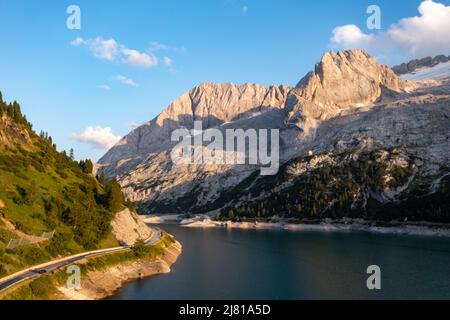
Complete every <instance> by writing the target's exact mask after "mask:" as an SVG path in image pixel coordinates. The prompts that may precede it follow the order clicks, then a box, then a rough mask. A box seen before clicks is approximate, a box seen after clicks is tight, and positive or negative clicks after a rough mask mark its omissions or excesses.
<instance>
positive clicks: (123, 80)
mask: <svg viewBox="0 0 450 320" xmlns="http://www.w3.org/2000/svg"><path fill="white" fill-rule="evenodd" d="M113 80H114V81H119V82H120V83H122V84H124V85H127V86H132V87H136V86H137V83H136V82H134V80H133V79H130V78H127V77H125V76H123V75H120V74H119V75H117V76H115V77H114V79H113Z"/></svg>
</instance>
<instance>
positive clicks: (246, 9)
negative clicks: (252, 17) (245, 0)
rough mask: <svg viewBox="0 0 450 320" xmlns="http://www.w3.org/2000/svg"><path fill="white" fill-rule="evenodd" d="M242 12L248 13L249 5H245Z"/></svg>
mask: <svg viewBox="0 0 450 320" xmlns="http://www.w3.org/2000/svg"><path fill="white" fill-rule="evenodd" d="M241 11H242V14H246V13H247V12H248V6H243V7H242V8H241Z"/></svg>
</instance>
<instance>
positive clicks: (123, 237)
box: [111, 209, 152, 246]
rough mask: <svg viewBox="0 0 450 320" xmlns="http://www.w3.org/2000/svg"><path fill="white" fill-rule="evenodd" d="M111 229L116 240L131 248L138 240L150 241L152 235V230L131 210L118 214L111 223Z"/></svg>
mask: <svg viewBox="0 0 450 320" xmlns="http://www.w3.org/2000/svg"><path fill="white" fill-rule="evenodd" d="M111 227H112V229H113V234H114V235H115V236H116V239H117V240H118V241H119V242H121V243H122V244H127V245H129V246H132V245H134V244H135V243H136V241H138V240H146V239H148V238H149V237H150V236H151V234H152V230H151V229H150V228H149V227H148V226H147V225H146V224H145V223H144V222H143V221H142V220H141V219H139V217H137V216H136V214H135V213H133V212H131V211H130V210H129V209H124V210H122V211H120V212H118V213H116V216H115V217H114V219H113V220H112V221H111Z"/></svg>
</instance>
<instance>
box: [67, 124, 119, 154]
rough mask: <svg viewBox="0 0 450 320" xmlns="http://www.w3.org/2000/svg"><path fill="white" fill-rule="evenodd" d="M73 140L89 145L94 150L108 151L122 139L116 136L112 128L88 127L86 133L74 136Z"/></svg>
mask: <svg viewBox="0 0 450 320" xmlns="http://www.w3.org/2000/svg"><path fill="white" fill-rule="evenodd" d="M72 139H74V140H77V141H79V142H83V143H88V144H90V145H91V146H93V147H94V148H97V149H103V150H105V149H106V150H107V149H110V148H111V147H113V146H114V145H115V144H116V143H117V142H118V141H119V140H120V139H121V137H119V136H116V135H115V134H114V133H113V132H112V129H111V128H110V127H106V128H103V127H100V126H94V127H92V126H91V127H87V128H86V130H84V132H82V133H80V134H77V133H73V134H72Z"/></svg>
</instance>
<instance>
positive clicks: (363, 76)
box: [287, 49, 413, 121]
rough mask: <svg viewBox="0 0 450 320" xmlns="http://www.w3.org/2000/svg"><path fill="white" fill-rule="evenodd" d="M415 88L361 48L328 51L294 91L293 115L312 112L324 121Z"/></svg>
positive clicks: (292, 100) (292, 116) (293, 116)
mask: <svg viewBox="0 0 450 320" xmlns="http://www.w3.org/2000/svg"><path fill="white" fill-rule="evenodd" d="M410 89H413V85H412V84H411V83H408V82H406V81H403V80H401V79H400V77H398V76H397V75H396V74H395V73H394V72H393V71H392V70H391V69H390V68H389V67H387V66H385V65H380V64H379V63H378V62H377V61H376V59H375V58H373V57H372V56H370V55H369V54H367V53H366V52H364V51H361V50H356V49H353V50H349V51H339V52H337V53H335V52H328V53H326V54H325V55H324V56H323V58H322V60H321V61H320V62H319V63H318V64H317V65H316V68H315V71H312V72H310V73H308V74H307V75H306V76H305V77H304V78H303V79H302V80H301V81H300V82H299V83H298V84H297V86H296V88H295V89H294V90H292V91H291V96H293V97H292V99H291V103H290V104H289V105H288V106H287V108H288V110H289V112H290V118H291V119H294V121H295V120H296V118H297V117H299V116H305V115H306V114H307V115H310V116H312V117H313V118H316V119H319V120H325V119H327V118H329V117H331V116H334V115H336V113H337V112H338V111H339V110H342V109H349V108H356V107H362V106H370V105H372V104H373V103H375V102H376V101H377V100H381V99H382V98H383V94H398V93H401V92H403V91H406V90H410Z"/></svg>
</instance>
